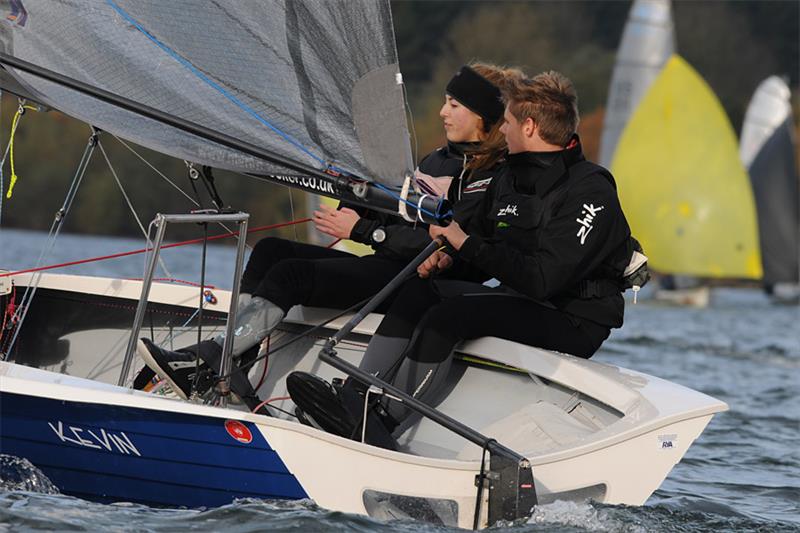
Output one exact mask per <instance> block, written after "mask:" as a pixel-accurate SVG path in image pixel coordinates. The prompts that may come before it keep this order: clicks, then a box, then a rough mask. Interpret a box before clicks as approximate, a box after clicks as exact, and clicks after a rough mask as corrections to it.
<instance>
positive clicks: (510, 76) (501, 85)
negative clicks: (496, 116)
mask: <svg viewBox="0 0 800 533" xmlns="http://www.w3.org/2000/svg"><path fill="white" fill-rule="evenodd" d="M469 67H470V68H471V69H472V70H474V71H475V72H477V73H478V74H480V75H481V76H483V77H484V78H486V79H487V80H489V81H490V82H491V83H492V85H494V86H496V87H497V88H498V89H500V91H501V92H503V91H504V90H505V87H506V86H507V85H508V83H509V82H510V81H513V80H518V79H523V78H524V77H525V74H524V73H523V72H522V71H521V70H519V69H517V68H513V67H512V68H507V67H501V66H498V65H492V64H489V63H477V62H473V63H470V65H469ZM481 120H483V119H481ZM502 125H503V118H502V117H501V118H500V120H498V121H497V122H496V123H494V124H493V125H492V126H491V127H490V128H488V130H486V129H485V127H484V130H483V134H485V137H484V138H483V140H481V142H480V144H479V145H478V146H477V147H475V148H474V149H472V150H469V152H468V153H469V155H470V156H471V158H470V160H469V162H468V163H467V170H471V171H472V170H483V169H487V168H491V167H493V166H494V165H495V164H497V162H498V161H500V160H501V159H503V158H504V157H505V154H506V137H505V135H503V134H502V133H501V132H500V127H501V126H502Z"/></svg>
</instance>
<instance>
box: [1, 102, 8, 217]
mask: <svg viewBox="0 0 800 533" xmlns="http://www.w3.org/2000/svg"><path fill="white" fill-rule="evenodd" d="M2 131H3V89H0V135H2ZM1 138H2V137H0V139H1ZM0 144H2V143H0ZM6 150H8V148H6ZM5 163H6V156H5V154H4V155H3V160H2V161H0V228H2V227H3V189H4V186H3V166H5Z"/></svg>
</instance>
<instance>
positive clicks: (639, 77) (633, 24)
mask: <svg viewBox="0 0 800 533" xmlns="http://www.w3.org/2000/svg"><path fill="white" fill-rule="evenodd" d="M673 53H675V31H674V28H673V22H672V9H671V7H670V0H636V1H635V2H634V3H633V6H632V7H631V10H630V13H629V14H628V22H627V23H626V24H625V29H624V30H623V32H622V42H621V43H620V45H619V49H618V50H617V60H616V63H615V64H614V72H613V73H612V75H611V85H610V86H609V90H608V101H607V103H606V115H605V119H604V121H603V136H602V137H601V139H600V164H601V165H603V166H605V167H608V166H609V165H611V160H612V159H613V157H614V151H615V150H616V148H617V142H619V138H620V136H621V135H622V131H623V130H624V129H625V125H626V124H627V123H628V119H630V117H631V115H632V114H633V112H634V111H635V110H636V107H637V106H638V105H639V102H640V101H641V100H642V97H643V96H644V94H645V93H646V92H647V89H648V88H649V87H650V84H651V83H652V82H653V80H654V79H655V78H656V76H658V73H659V72H661V69H662V68H663V67H664V64H665V63H666V62H667V60H668V59H669V58H670V56H672V54H673Z"/></svg>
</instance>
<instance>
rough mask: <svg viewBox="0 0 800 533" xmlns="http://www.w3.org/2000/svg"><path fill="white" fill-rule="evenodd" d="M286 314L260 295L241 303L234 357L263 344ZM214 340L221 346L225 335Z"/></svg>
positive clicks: (235, 334)
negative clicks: (243, 303)
mask: <svg viewBox="0 0 800 533" xmlns="http://www.w3.org/2000/svg"><path fill="white" fill-rule="evenodd" d="M285 316H286V312H285V311H284V310H283V309H281V308H280V307H279V306H277V305H275V304H274V303H272V302H270V301H269V300H267V299H266V298H262V297H260V296H253V297H252V298H250V299H249V301H248V302H247V304H246V305H243V306H241V305H240V306H239V311H238V314H237V316H236V324H235V327H234V329H233V335H234V337H233V352H232V353H233V355H234V357H239V356H240V355H242V354H243V353H244V352H246V351H248V350H250V349H251V348H252V347H253V346H258V345H259V344H261V341H262V340H264V339H265V338H266V337H267V335H269V334H270V333H272V330H274V329H275V327H276V326H277V325H278V324H280V323H281V320H283V317H285ZM214 340H215V341H216V343H217V344H218V345H219V346H223V345H224V344H225V335H224V334H222V335H219V336H217V338H216V339H214Z"/></svg>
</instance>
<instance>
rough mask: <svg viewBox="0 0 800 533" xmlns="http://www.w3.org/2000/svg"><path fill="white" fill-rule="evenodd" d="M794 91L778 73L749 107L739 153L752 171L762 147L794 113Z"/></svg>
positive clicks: (770, 79)
mask: <svg viewBox="0 0 800 533" xmlns="http://www.w3.org/2000/svg"><path fill="white" fill-rule="evenodd" d="M791 96H792V92H791V91H790V90H789V86H788V85H786V82H785V81H783V80H782V79H781V78H779V77H778V76H770V77H769V78H767V79H765V80H764V81H762V82H761V83H760V84H759V85H758V88H757V89H756V92H755V93H754V94H753V98H752V99H751V100H750V103H749V104H748V106H747V112H746V113H745V116H744V123H743V125H742V135H741V138H740V140H739V155H740V156H741V159H742V163H744V166H745V167H746V168H747V169H748V170H749V169H750V166H751V165H752V164H753V160H754V159H755V158H756V155H757V154H758V152H759V150H761V147H762V146H764V143H765V142H767V139H769V138H770V137H771V136H772V134H773V133H775V130H776V129H778V127H780V126H781V124H783V123H784V122H786V119H787V118H788V117H789V116H790V115H791V113H792V104H791V101H790V99H791Z"/></svg>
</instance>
